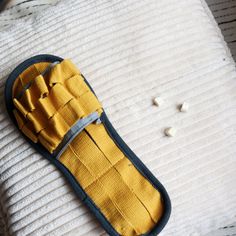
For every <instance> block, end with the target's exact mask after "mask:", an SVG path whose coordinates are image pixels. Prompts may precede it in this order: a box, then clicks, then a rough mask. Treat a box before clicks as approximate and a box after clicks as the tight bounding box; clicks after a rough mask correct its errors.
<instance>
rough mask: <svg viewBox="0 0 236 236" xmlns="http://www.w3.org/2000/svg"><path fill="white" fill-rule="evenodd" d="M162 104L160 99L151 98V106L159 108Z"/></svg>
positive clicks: (162, 101)
mask: <svg viewBox="0 0 236 236" xmlns="http://www.w3.org/2000/svg"><path fill="white" fill-rule="evenodd" d="M163 103H164V100H163V98H161V97H155V98H153V104H154V105H156V106H158V107H160V106H161V105H162V104H163Z"/></svg>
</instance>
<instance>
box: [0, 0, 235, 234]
mask: <svg viewBox="0 0 236 236" xmlns="http://www.w3.org/2000/svg"><path fill="white" fill-rule="evenodd" d="M39 53H52V54H56V55H59V56H63V57H70V58H72V59H73V61H74V62H75V63H76V64H77V65H78V67H79V68H80V69H81V71H82V72H83V74H85V76H86V77H87V79H88V80H89V82H90V83H91V85H92V86H93V88H94V89H95V91H96V93H97V95H98V97H99V98H100V100H101V101H102V102H103V104H104V107H105V109H106V111H107V113H108V114H109V117H110V119H111V121H112V123H113V124H114V126H115V127H116V128H117V130H118V132H119V133H120V134H121V136H122V137H123V138H124V139H125V141H126V142H127V143H128V144H129V145H130V147H131V148H132V149H133V150H134V151H135V152H136V153H137V155H138V156H140V158H141V159H142V160H143V162H144V163H146V164H147V166H148V167H149V168H150V169H151V170H152V171H153V173H154V174H155V175H156V176H157V178H158V179H160V180H161V182H162V183H163V184H164V185H165V187H166V188H167V190H168V191H169V193H170V197H171V199H172V204H173V211H172V216H171V219H170V222H169V224H168V225H167V227H166V228H165V230H164V231H163V232H162V235H163V236H167V235H174V236H178V235H181V236H182V235H184V236H185V235H186V236H190V235H204V234H205V233H207V232H209V231H211V230H212V229H216V228H218V227H219V226H222V225H224V224H226V223H227V224H229V223H230V222H231V221H235V218H234V217H235V215H236V211H235V209H236V186H235V185H236V184H235V183H236V119H235V116H236V97H235V92H236V70H235V65H234V62H233V60H232V58H231V57H230V55H229V53H228V50H227V48H226V46H225V43H224V41H223V40H222V37H221V35H220V33H219V30H218V28H217V26H216V24H215V22H214V21H213V18H212V16H211V14H210V12H209V11H208V9H207V8H206V6H205V3H204V2H203V1H202V2H201V1H200V0H182V1H178V0H159V1H155V0H141V1H132V0H126V1H108V0H99V1H95V0H89V1H87V0H82V1H75V0H68V1H65V2H62V3H60V4H59V5H57V6H56V7H52V8H50V9H48V10H45V11H44V12H42V13H39V14H38V15H37V16H36V17H33V18H32V19H31V20H28V21H27V22H24V20H20V21H19V22H18V23H16V24H15V25H14V26H11V27H10V28H8V29H6V30H5V31H3V32H0V78H1V80H0V94H1V97H0V104H1V105H0V130H1V132H0V192H1V204H0V205H1V207H2V209H3V212H4V213H3V214H5V216H4V217H2V218H3V220H4V222H5V223H4V225H7V227H6V229H5V231H6V234H9V235H22V236H25V235H33V236H34V235H40V236H41V235H78V236H82V235H89V236H90V235H91V236H92V235H102V234H103V230H102V229H101V228H100V226H99V225H98V224H97V223H96V221H95V220H94V219H93V217H92V216H91V215H90V214H89V213H88V211H87V209H86V208H85V207H84V206H83V205H81V203H80V201H79V200H78V199H77V198H76V196H75V195H74V193H73V192H72V191H71V189H70V187H69V186H68V185H67V182H66V181H65V180H64V178H63V177H62V176H61V174H60V172H59V171H57V170H56V168H54V167H53V166H52V165H51V164H49V163H48V161H46V160H45V159H44V158H43V157H41V156H40V155H38V154H37V153H35V152H34V150H33V149H32V148H30V147H29V145H28V144H27V143H25V141H24V140H23V138H22V137H21V135H20V134H19V133H18V132H17V131H16V129H15V127H14V126H13V125H12V124H11V122H10V120H9V119H8V117H7V115H6V111H5V108H4V107H3V103H4V98H3V88H4V83H5V80H6V76H7V75H8V74H9V72H10V71H11V70H12V69H13V68H14V67H15V66H16V65H17V64H18V63H19V62H20V61H22V60H24V59H26V58H28V57H29V56H32V55H35V54H39ZM156 95H161V96H162V97H163V98H164V99H165V103H164V105H163V106H162V107H161V108H160V109H158V108H156V107H154V106H152V103H151V100H152V97H153V96H156ZM182 101H187V102H189V104H190V110H189V112H188V113H187V114H183V113H179V112H178V110H177V108H176V106H177V105H178V104H179V103H181V102H182ZM167 126H174V127H176V128H177V129H178V133H177V136H176V137H174V138H166V137H164V136H163V129H164V128H165V127H167ZM0 212H1V211H0Z"/></svg>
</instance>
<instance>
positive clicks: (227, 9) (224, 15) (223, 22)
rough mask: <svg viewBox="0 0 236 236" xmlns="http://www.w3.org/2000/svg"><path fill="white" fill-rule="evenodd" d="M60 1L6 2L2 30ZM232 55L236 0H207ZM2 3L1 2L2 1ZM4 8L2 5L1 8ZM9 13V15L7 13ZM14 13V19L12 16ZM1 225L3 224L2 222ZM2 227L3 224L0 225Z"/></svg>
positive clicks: (235, 230) (217, 235)
mask: <svg viewBox="0 0 236 236" xmlns="http://www.w3.org/2000/svg"><path fill="white" fill-rule="evenodd" d="M57 1H58V0H37V1H35V0H11V1H5V3H6V2H7V4H6V5H5V6H4V8H11V9H12V10H11V11H10V13H9V11H6V12H5V11H3V12H2V14H1V16H0V30H1V28H4V27H6V26H7V25H9V24H13V23H14V22H15V21H16V20H17V19H18V18H22V17H29V16H30V15H32V14H34V13H35V12H37V11H43V10H44V9H45V8H47V7H48V6H50V5H54V4H56V2H57ZM206 1H207V3H208V5H209V7H210V9H211V11H212V13H213V15H214V17H215V19H216V21H217V23H218V25H219V27H220V28H221V30H222V33H223V35H224V37H225V40H226V42H227V43H228V45H229V48H230V50H231V53H232V55H233V57H234V59H235V61H236V0H206ZM0 3H1V0H0ZM1 7H2V6H1V5H0V8H1ZM7 12H8V13H7ZM12 13H14V17H13V15H12ZM235 213H236V212H235ZM0 223H1V222H0ZM0 227H1V224H0ZM205 236H236V223H235V224H232V225H228V226H226V227H223V228H220V229H216V231H214V232H211V233H209V234H207V235H205Z"/></svg>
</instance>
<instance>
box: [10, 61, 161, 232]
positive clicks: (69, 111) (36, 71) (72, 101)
mask: <svg viewBox="0 0 236 236" xmlns="http://www.w3.org/2000/svg"><path fill="white" fill-rule="evenodd" d="M48 65H49V64H48V63H37V64H35V65H33V66H30V67H29V68H28V69H27V70H25V71H24V72H23V73H22V74H21V75H20V76H19V77H18V78H17V80H16V82H15V84H14V86H13V98H12V99H13V102H14V105H15V110H14V115H15V118H16V120H17V123H18V126H19V128H20V130H21V131H22V132H23V133H24V134H25V135H26V136H27V137H29V138H30V139H31V140H32V141H33V142H40V143H41V144H42V145H43V146H44V147H45V148H46V149H47V150H48V151H49V152H50V153H53V151H54V150H55V149H56V148H57V147H58V145H59V144H60V143H61V141H62V140H63V138H64V136H65V135H66V133H67V132H68V131H69V130H70V128H71V127H72V126H73V125H74V124H75V123H76V122H77V121H79V120H80V119H82V118H84V117H86V116H88V115H90V114H91V113H93V112H95V111H96V112H98V114H99V115H101V113H102V112H103V109H102V106H101V104H100V102H99V101H98V99H97V98H96V96H95V95H94V94H93V92H92V91H91V90H90V88H89V87H88V85H87V84H86V83H85V81H84V79H83V77H82V76H81V74H80V71H79V70H78V69H77V68H76V66H75V65H73V63H72V62H71V61H70V60H63V61H62V62H61V63H60V64H57V65H55V66H54V67H53V68H52V69H51V71H50V72H49V73H47V74H45V75H44V76H42V72H43V71H44V70H45V69H46V68H47V67H48ZM29 83H30V86H28V85H29ZM25 86H28V87H27V88H25ZM22 91H23V92H22ZM19 94H20V95H21V96H19ZM59 161H60V162H61V163H62V164H63V165H64V166H65V167H66V168H67V169H68V170H69V171H70V172H71V173H72V174H73V176H74V177H75V178H76V179H77V181H78V182H79V184H80V185H81V186H82V188H83V189H84V190H85V192H86V193H87V194H88V195H89V196H90V198H91V199H92V200H93V202H94V203H95V204H96V206H97V207H98V208H99V209H100V210H101V212H102V213H103V215H104V216H105V217H106V218H107V220H108V221H109V222H110V224H111V225H112V226H113V227H114V229H115V230H116V231H117V232H118V233H119V234H120V235H125V236H136V235H142V234H145V233H147V232H149V231H150V230H151V229H152V228H153V227H154V225H155V224H156V223H157V222H158V221H159V220H160V218H161V217H162V214H163V211H164V206H163V202H162V197H161V195H160V193H159V191H158V190H157V189H156V188H155V187H154V186H153V185H152V184H151V183H150V182H149V181H148V180H147V179H146V178H145V177H144V176H143V175H142V174H141V173H140V172H139V171H138V170H137V168H136V167H135V166H134V165H133V164H132V162H131V161H130V160H129V159H128V158H127V157H126V156H125V154H124V153H123V152H122V150H120V149H119V147H118V146H117V145H116V144H115V142H114V141H113V139H112V138H111V137H110V135H109V134H108V132H107V130H106V128H105V127H104V125H103V124H102V123H101V124H95V123H92V124H90V125H88V126H87V127H86V128H85V129H84V130H83V131H82V132H81V133H79V134H78V135H77V136H76V137H75V138H74V139H73V141H72V142H71V143H70V144H69V146H68V147H67V148H66V150H65V151H64V152H63V154H62V155H61V156H60V159H59Z"/></svg>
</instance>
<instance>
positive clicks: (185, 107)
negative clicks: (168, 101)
mask: <svg viewBox="0 0 236 236" xmlns="http://www.w3.org/2000/svg"><path fill="white" fill-rule="evenodd" d="M188 109H189V104H188V103H187V102H184V103H182V104H181V105H180V108H179V110H180V111H181V112H187V111H188Z"/></svg>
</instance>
